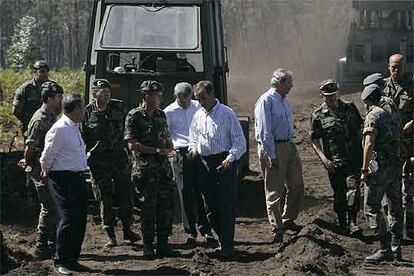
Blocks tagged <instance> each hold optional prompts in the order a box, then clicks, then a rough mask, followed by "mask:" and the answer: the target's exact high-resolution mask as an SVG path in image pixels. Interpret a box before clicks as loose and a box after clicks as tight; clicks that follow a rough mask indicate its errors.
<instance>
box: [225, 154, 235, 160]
mask: <svg viewBox="0 0 414 276" xmlns="http://www.w3.org/2000/svg"><path fill="white" fill-rule="evenodd" d="M226 160H227V161H229V162H233V161H234V160H236V156H234V155H233V154H232V153H229V155H227V157H226Z"/></svg>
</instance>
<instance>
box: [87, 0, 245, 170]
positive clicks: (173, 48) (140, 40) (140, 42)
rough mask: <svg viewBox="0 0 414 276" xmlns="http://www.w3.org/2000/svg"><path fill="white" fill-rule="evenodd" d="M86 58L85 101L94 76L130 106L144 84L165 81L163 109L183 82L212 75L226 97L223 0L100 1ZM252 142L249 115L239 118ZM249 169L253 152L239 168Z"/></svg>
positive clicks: (95, 7) (220, 94) (222, 97)
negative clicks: (145, 82)
mask: <svg viewBox="0 0 414 276" xmlns="http://www.w3.org/2000/svg"><path fill="white" fill-rule="evenodd" d="M91 18H92V19H91V24H90V34H89V42H88V51H87V60H86V62H85V72H86V79H85V89H86V91H85V101H86V102H88V101H89V100H90V98H91V95H90V87H91V83H92V81H93V80H94V79H98V78H104V79H107V80H108V81H109V82H110V83H111V85H112V97H113V98H116V99H119V100H122V101H124V102H125V103H126V105H127V107H128V108H130V109H131V108H133V107H136V106H137V105H138V103H139V102H140V101H141V95H140V93H139V92H138V87H139V85H140V84H141V83H142V82H143V81H144V80H156V81H159V82H161V83H162V84H163V85H164V93H163V96H162V103H161V108H163V107H165V106H166V105H168V104H169V103H171V102H173V101H174V93H173V92H174V86H175V84H176V83H178V82H188V83H190V84H195V83H197V82H199V81H201V80H210V81H212V82H213V84H214V91H215V96H216V98H217V99H218V100H219V101H220V102H221V103H223V104H228V102H227V72H228V71H229V69H228V58H227V57H228V56H227V48H226V47H225V44H224V36H223V23H222V17H221V1H220V0H95V1H94V5H93V12H92V17H91ZM240 120H241V124H242V128H243V131H244V133H245V137H246V139H247V141H248V138H249V136H248V129H249V126H248V118H245V117H244V118H240ZM247 170H248V153H246V154H245V155H244V156H243V157H242V158H241V161H240V162H239V171H240V172H245V171H247Z"/></svg>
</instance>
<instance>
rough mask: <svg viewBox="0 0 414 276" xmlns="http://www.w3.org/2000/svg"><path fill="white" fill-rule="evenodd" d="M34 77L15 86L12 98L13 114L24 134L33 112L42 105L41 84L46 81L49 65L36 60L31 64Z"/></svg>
mask: <svg viewBox="0 0 414 276" xmlns="http://www.w3.org/2000/svg"><path fill="white" fill-rule="evenodd" d="M32 68H33V72H34V78H33V79H31V80H28V81H26V82H25V83H24V84H22V86H20V87H19V88H17V90H16V94H15V95H14V100H13V110H12V112H13V114H14V115H15V116H16V118H17V119H19V121H20V123H21V128H22V133H23V135H24V136H26V135H25V132H26V130H27V127H28V125H29V121H30V119H31V118H32V115H33V113H35V111H36V110H37V109H38V108H39V107H40V106H41V105H42V97H41V86H42V84H43V83H44V82H46V81H48V72H49V65H48V64H47V63H46V62H45V61H44V60H37V61H36V62H35V63H34V64H33V66H32Z"/></svg>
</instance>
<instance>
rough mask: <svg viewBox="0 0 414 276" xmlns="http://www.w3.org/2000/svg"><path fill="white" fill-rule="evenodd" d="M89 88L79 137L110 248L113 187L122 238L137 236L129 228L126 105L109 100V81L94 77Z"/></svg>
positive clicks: (112, 240) (130, 202)
mask: <svg viewBox="0 0 414 276" xmlns="http://www.w3.org/2000/svg"><path fill="white" fill-rule="evenodd" d="M91 90H92V97H93V100H92V102H91V103H90V104H89V105H88V106H87V107H86V112H85V117H84V119H83V121H82V125H81V128H82V136H83V139H84V141H85V144H86V149H87V151H88V166H89V168H90V170H91V174H92V190H93V193H94V196H95V198H96V199H97V200H98V201H99V202H100V209H101V218H102V225H103V229H104V230H105V231H106V233H107V234H108V237H109V240H108V242H107V243H106V244H105V247H114V246H116V245H117V242H116V236H115V230H114V227H115V226H116V220H115V214H114V212H113V206H114V190H115V193H116V194H117V198H118V200H119V202H118V203H119V212H120V218H121V221H122V227H123V228H122V230H123V233H124V240H130V241H131V242H135V241H138V240H139V239H140V237H139V235H138V234H136V233H134V232H132V231H131V228H130V227H131V224H132V218H133V215H132V208H133V193H132V185H131V179H130V171H131V169H130V164H129V162H128V156H127V153H126V147H125V146H126V143H125V141H124V139H123V133H124V122H125V116H126V108H125V104H124V103H123V102H122V101H120V100H115V99H111V84H110V83H109V82H108V81H107V80H105V79H97V80H94V81H93V84H92V89H91ZM112 181H113V182H114V185H113V184H112Z"/></svg>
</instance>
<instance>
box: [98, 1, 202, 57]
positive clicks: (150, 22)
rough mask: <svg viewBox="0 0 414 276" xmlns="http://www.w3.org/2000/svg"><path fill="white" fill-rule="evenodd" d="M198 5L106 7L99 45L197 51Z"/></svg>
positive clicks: (105, 46)
mask: <svg viewBox="0 0 414 276" xmlns="http://www.w3.org/2000/svg"><path fill="white" fill-rule="evenodd" d="M199 13H200V10H199V7H197V6H190V7H188V6H187V7H170V6H168V7H165V6H164V7H149V6H126V5H116V6H110V7H109V11H108V12H107V20H106V22H105V23H104V26H103V33H102V36H101V40H100V46H101V47H102V48H134V49H160V50H165V49H174V50H183V51H185V50H188V51H195V50H198V51H201V45H200V22H199V21H200V20H199Z"/></svg>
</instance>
